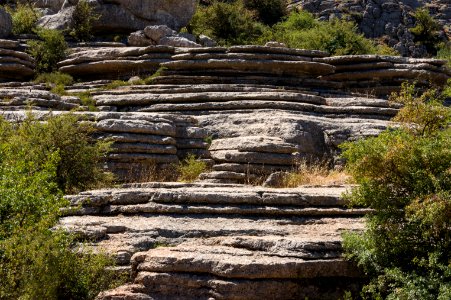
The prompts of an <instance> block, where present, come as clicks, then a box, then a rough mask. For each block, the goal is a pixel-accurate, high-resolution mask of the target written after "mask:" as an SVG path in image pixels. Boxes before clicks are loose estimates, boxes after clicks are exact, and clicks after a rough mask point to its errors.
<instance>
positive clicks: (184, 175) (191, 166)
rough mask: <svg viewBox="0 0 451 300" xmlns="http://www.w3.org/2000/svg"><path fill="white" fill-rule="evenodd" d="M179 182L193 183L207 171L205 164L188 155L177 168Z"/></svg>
mask: <svg viewBox="0 0 451 300" xmlns="http://www.w3.org/2000/svg"><path fill="white" fill-rule="evenodd" d="M177 171H178V173H179V180H180V181H184V182H193V181H195V180H196V179H198V178H199V175H200V174H202V173H205V172H206V171H207V164H206V163H205V162H204V161H201V160H198V159H196V157H195V156H194V155H193V154H190V155H189V156H188V157H187V158H186V159H185V160H183V161H182V162H181V163H180V165H179V166H178V167H177Z"/></svg>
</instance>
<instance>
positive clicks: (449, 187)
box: [343, 84, 451, 299]
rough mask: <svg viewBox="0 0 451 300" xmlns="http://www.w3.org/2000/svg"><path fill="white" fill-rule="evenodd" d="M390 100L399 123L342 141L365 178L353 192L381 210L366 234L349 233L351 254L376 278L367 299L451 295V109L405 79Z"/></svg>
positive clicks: (351, 166)
mask: <svg viewBox="0 0 451 300" xmlns="http://www.w3.org/2000/svg"><path fill="white" fill-rule="evenodd" d="M392 101H395V102H398V103H402V104H403V105H404V108H403V109H401V111H400V113H399V114H398V116H397V117H396V118H395V121H398V122H400V124H401V126H400V127H399V128H392V129H389V130H387V131H385V132H384V133H382V134H381V135H380V136H378V137H374V138H370V139H367V140H362V141H358V142H355V143H346V144H344V145H343V149H344V153H343V156H344V158H346V160H347V170H348V172H349V173H350V174H351V175H352V176H353V177H354V178H355V180H356V182H357V183H358V184H359V187H357V188H356V189H354V190H353V191H352V192H351V193H350V194H348V195H347V198H348V199H349V200H350V203H351V204H352V205H358V206H367V207H370V208H372V209H374V210H375V212H374V213H373V214H371V215H369V216H368V220H367V229H366V231H365V232H364V233H363V234H355V233H348V234H346V235H345V237H344V248H345V250H346V253H347V254H346V256H347V257H348V258H349V259H351V260H354V261H356V262H357V263H358V265H359V266H360V267H362V269H363V270H364V271H365V273H366V274H367V275H368V277H369V278H370V282H369V283H368V284H367V285H366V286H365V287H364V289H363V291H362V294H361V296H362V298H364V299H449V298H450V297H451V284H450V282H451V256H450V254H451V253H450V251H449V249H450V248H451V231H450V228H451V223H450V220H451V151H450V149H451V127H450V122H451V109H450V108H449V107H445V106H443V105H442V102H443V98H442V97H441V95H439V94H438V93H437V92H436V91H429V92H427V93H425V94H423V95H416V94H415V89H414V87H413V86H412V85H407V84H406V85H404V86H403V90H402V91H401V93H399V94H397V95H393V96H392Z"/></svg>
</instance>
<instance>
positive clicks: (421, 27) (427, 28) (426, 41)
mask: <svg viewBox="0 0 451 300" xmlns="http://www.w3.org/2000/svg"><path fill="white" fill-rule="evenodd" d="M413 16H414V18H415V27H413V28H411V29H410V32H412V34H413V35H414V37H415V42H416V43H418V44H420V45H424V46H426V49H427V51H428V53H430V54H432V55H436V53H437V50H438V48H439V44H440V36H439V30H440V24H439V23H438V22H437V21H436V20H435V19H434V18H433V17H432V16H431V15H430V14H429V11H428V9H427V8H418V9H417V10H415V12H414V14H413Z"/></svg>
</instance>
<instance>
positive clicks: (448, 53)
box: [437, 42, 451, 68]
mask: <svg viewBox="0 0 451 300" xmlns="http://www.w3.org/2000/svg"><path fill="white" fill-rule="evenodd" d="M437 58H438V59H445V60H447V61H448V63H447V66H448V68H451V42H449V43H447V44H443V45H442V46H441V47H440V48H439V50H438V51H437Z"/></svg>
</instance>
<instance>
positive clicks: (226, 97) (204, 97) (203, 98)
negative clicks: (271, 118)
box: [94, 91, 325, 106]
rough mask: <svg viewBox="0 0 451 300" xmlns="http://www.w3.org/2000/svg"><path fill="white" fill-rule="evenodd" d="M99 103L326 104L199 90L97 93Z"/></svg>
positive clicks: (279, 95) (280, 95)
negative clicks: (243, 102) (286, 102)
mask: <svg viewBox="0 0 451 300" xmlns="http://www.w3.org/2000/svg"><path fill="white" fill-rule="evenodd" d="M94 100H96V104H97V105H108V106H138V105H140V106H141V105H142V106H144V105H151V104H159V103H190V102H194V103H196V102H208V101H210V102H216V101H219V102H221V101H232V100H240V101H242V100H262V101H263V100H273V101H292V102H305V103H312V104H325V99H324V98H323V97H320V96H315V95H310V94H302V93H293V92H284V91H278V92H263V93H260V92H199V93H180V94H152V93H148V94H133V93H130V94H126V95H114V96H113V95H97V96H94Z"/></svg>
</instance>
